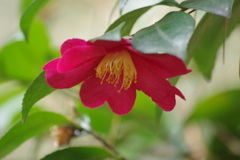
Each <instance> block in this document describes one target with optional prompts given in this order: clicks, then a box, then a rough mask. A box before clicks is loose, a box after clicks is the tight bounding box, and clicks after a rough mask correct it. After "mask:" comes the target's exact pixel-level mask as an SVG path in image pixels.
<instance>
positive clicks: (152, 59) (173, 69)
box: [126, 46, 191, 78]
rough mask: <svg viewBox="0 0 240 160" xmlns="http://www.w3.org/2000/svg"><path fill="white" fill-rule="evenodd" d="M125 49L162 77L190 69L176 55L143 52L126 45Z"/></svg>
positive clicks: (179, 73) (178, 74)
mask: <svg viewBox="0 0 240 160" xmlns="http://www.w3.org/2000/svg"><path fill="white" fill-rule="evenodd" d="M126 48H127V50H129V51H130V52H132V53H135V54H137V55H139V56H141V57H143V59H144V60H145V61H146V62H148V63H149V64H150V65H151V68H152V71H154V72H155V73H157V74H159V75H160V76H162V77H163V78H172V77H176V76H180V75H183V74H187V73H189V72H191V70H189V69H187V68H186V65H185V64H184V62H183V61H182V60H181V59H179V58H178V57H176V56H173V55H170V54H157V53H154V54H143V53H141V52H139V51H136V50H135V49H134V48H133V47H132V46H126Z"/></svg>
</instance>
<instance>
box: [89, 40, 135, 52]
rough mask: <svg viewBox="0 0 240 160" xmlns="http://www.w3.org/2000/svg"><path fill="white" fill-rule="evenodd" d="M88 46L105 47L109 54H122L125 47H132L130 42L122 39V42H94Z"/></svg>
mask: <svg viewBox="0 0 240 160" xmlns="http://www.w3.org/2000/svg"><path fill="white" fill-rule="evenodd" d="M88 44H90V45H94V46H101V47H103V48H104V49H105V50H106V51H107V52H108V53H109V52H110V53H116V52H120V51H122V49H123V46H128V45H131V42H130V40H126V39H121V41H109V40H96V41H94V42H91V41H88Z"/></svg>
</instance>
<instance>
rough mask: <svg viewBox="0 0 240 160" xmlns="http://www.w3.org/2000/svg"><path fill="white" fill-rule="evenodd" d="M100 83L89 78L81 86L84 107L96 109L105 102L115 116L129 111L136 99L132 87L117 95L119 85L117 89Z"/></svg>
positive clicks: (133, 87)
mask: <svg viewBox="0 0 240 160" xmlns="http://www.w3.org/2000/svg"><path fill="white" fill-rule="evenodd" d="M100 83H101V79H100V78H96V77H91V78H89V79H87V80H86V81H84V83H83V84H82V87H81V90H80V97H81V100H82V103H83V104H84V105H85V106H86V107H89V108H96V107H99V106H101V105H103V104H104V102H105V101H107V102H108V103H109V106H110V108H111V109H112V111H113V112H114V113H116V114H119V115H124V114H127V113H128V112H130V111H131V109H132V107H133V105H134V102H135V99H136V89H135V86H134V85H132V86H131V87H130V88H129V89H128V90H121V91H120V93H119V92H117V91H118V90H119V88H120V87H121V85H120V84H121V83H119V85H118V86H117V87H114V85H113V84H109V83H107V82H106V81H103V84H100Z"/></svg>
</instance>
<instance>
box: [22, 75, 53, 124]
mask: <svg viewBox="0 0 240 160" xmlns="http://www.w3.org/2000/svg"><path fill="white" fill-rule="evenodd" d="M54 90H55V89H54V88H51V87H50V86H49V85H48V84H47V82H46V80H45V71H43V72H41V73H40V74H39V75H38V76H37V78H36V79H35V80H34V81H33V82H32V84H31V85H30V86H29V87H28V89H27V91H26V93H25V95H24V98H23V103H22V121H23V122H25V120H26V118H27V115H28V112H29V110H30V109H31V107H32V106H33V105H34V104H35V103H36V102H37V101H39V100H40V99H42V98H43V97H45V96H46V95H48V94H50V93H52V92H53V91H54Z"/></svg>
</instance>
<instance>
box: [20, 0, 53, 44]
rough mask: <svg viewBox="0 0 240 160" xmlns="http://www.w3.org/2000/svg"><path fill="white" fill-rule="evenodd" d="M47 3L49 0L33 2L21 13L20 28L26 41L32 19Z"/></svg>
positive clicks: (35, 0)
mask: <svg viewBox="0 0 240 160" xmlns="http://www.w3.org/2000/svg"><path fill="white" fill-rule="evenodd" d="M48 1H49V0H34V1H33V2H32V3H31V5H30V6H29V7H28V8H27V9H26V11H25V12H24V13H23V15H22V17H21V19H20V28H21V30H22V32H23V34H24V36H25V39H26V41H27V40H28V33H29V29H30V26H31V23H32V20H33V18H34V17H35V15H36V14H37V13H38V12H39V10H40V9H41V8H42V7H43V6H44V5H45V4H46V3H47V2H48Z"/></svg>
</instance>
